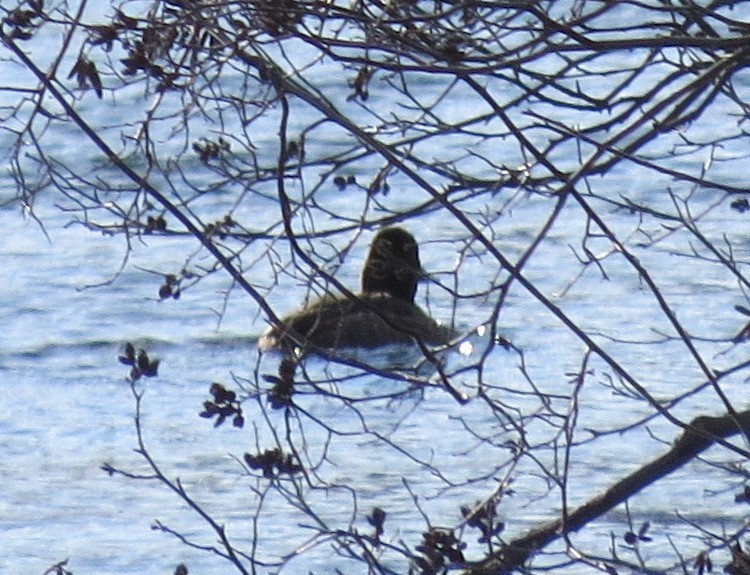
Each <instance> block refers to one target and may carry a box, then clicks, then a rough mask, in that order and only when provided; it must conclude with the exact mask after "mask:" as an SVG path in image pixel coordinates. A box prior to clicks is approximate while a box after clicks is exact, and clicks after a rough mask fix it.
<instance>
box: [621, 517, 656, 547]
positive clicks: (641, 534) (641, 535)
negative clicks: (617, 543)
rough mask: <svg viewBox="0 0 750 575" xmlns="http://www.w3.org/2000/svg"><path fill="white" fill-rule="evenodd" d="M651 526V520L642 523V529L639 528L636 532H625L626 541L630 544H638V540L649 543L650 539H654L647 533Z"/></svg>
mask: <svg viewBox="0 0 750 575" xmlns="http://www.w3.org/2000/svg"><path fill="white" fill-rule="evenodd" d="M650 528H651V522H650V521H646V522H645V523H643V525H641V527H640V529H638V533H634V532H633V531H628V532H627V533H625V543H627V544H628V545H636V544H637V543H638V542H641V541H642V542H644V543H648V542H649V541H652V539H651V537H649V536H648V535H646V533H648V530H649V529H650Z"/></svg>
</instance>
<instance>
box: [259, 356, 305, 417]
mask: <svg viewBox="0 0 750 575" xmlns="http://www.w3.org/2000/svg"><path fill="white" fill-rule="evenodd" d="M296 369H297V364H296V363H295V362H294V361H293V360H291V359H289V358H284V359H283V360H281V363H280V364H279V375H269V374H266V375H264V376H263V379H264V380H266V381H267V382H268V383H272V384H273V387H272V388H271V389H270V390H269V392H268V402H269V403H270V404H271V407H272V408H273V409H281V408H282V407H287V406H290V405H291V404H292V394H293V393H294V371H295V370H296Z"/></svg>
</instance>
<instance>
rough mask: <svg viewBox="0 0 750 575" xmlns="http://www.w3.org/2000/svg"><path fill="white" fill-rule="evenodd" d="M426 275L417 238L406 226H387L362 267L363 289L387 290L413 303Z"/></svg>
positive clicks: (376, 236)
mask: <svg viewBox="0 0 750 575" xmlns="http://www.w3.org/2000/svg"><path fill="white" fill-rule="evenodd" d="M423 275H424V274H423V272H422V266H421V265H420V264H419V246H417V242H416V240H415V239H414V237H413V236H412V235H411V234H410V233H409V232H407V231H406V230H404V229H402V228H384V229H382V230H380V231H379V232H378V233H377V234H376V235H375V239H373V241H372V245H371V246H370V253H369V255H368V256H367V261H366V262H365V267H364V269H363V270H362V292H363V293H374V292H381V293H387V294H389V295H391V296H393V297H394V298H397V299H400V300H403V301H407V302H409V303H412V302H413V301H414V294H415V293H416V291H417V282H418V281H419V280H420V279H421V278H422V276H423Z"/></svg>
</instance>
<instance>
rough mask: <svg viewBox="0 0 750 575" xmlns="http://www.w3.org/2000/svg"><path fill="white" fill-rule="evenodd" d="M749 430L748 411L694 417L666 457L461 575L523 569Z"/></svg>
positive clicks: (491, 574)
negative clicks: (539, 554)
mask: <svg viewBox="0 0 750 575" xmlns="http://www.w3.org/2000/svg"><path fill="white" fill-rule="evenodd" d="M738 424H739V425H740V426H741V429H740V427H738ZM749 429H750V410H747V411H743V412H740V413H738V414H736V415H735V414H732V415H724V416H722V417H708V416H702V417H696V418H695V419H694V420H693V421H692V422H691V424H690V426H689V427H688V428H687V429H685V431H684V432H683V434H682V436H681V437H680V438H679V439H678V440H677V442H676V443H675V444H674V446H673V447H672V449H670V450H669V451H668V452H667V453H665V454H664V455H661V456H660V457H657V458H656V459H654V460H653V461H652V462H650V463H648V464H646V465H644V466H643V467H641V468H640V469H638V470H637V471H634V472H633V473H631V474H630V475H628V476H627V477H625V478H624V479H622V480H621V481H619V482H618V483H616V484H615V485H613V486H612V487H610V488H609V489H608V490H607V491H605V492H604V493H601V494H600V495H598V496H596V497H594V498H593V499H591V500H590V501H589V502H588V503H585V504H584V505H582V506H581V507H579V508H578V509H576V510H575V511H573V512H572V513H570V514H568V515H564V516H563V517H560V518H558V519H555V520H554V521H550V522H549V523H546V524H544V525H541V526H539V527H537V528H536V529H533V530H531V531H530V532H529V533H527V534H526V535H524V536H522V537H519V538H517V539H514V540H513V541H511V542H510V543H508V544H507V545H506V546H504V547H503V548H502V549H500V550H499V551H498V552H497V553H495V554H493V555H491V556H489V557H487V558H486V559H484V560H482V561H480V562H478V563H476V564H474V565H473V566H471V567H470V568H469V569H468V570H466V571H465V572H464V573H465V575H502V574H504V573H510V572H511V571H512V570H513V569H515V568H517V567H520V566H522V565H523V564H524V563H525V562H526V560H527V559H528V558H529V557H530V556H531V555H532V554H533V553H535V552H537V551H539V550H541V549H543V548H544V547H545V546H546V545H548V544H550V543H551V542H553V541H555V540H557V539H559V538H560V537H562V536H563V535H565V534H568V533H572V532H574V531H577V530H579V529H580V528H582V527H584V526H585V525H586V524H588V523H590V522H591V521H593V520H594V519H596V518H597V517H600V516H601V515H603V514H604V513H606V512H608V511H610V510H611V509H612V508H614V507H615V506H616V505H618V504H620V503H622V502H623V501H625V500H627V499H628V498H630V497H632V496H633V495H635V494H636V493H638V492H639V491H641V490H642V489H644V488H645V487H648V486H649V485H651V484H652V483H654V482H655V481H657V480H658V479H661V478H662V477H665V476H667V475H669V474H670V473H672V472H673V471H675V470H677V469H679V468H680V467H682V466H683V465H685V464H686V463H688V462H689V461H691V460H692V459H693V458H694V457H696V456H697V455H699V454H700V453H702V452H703V451H705V450H706V449H708V448H709V447H711V446H712V445H713V444H714V443H715V442H716V440H718V439H726V438H727V437H730V436H732V435H736V434H738V433H740V432H742V433H745V434H746V433H747V432H748V430H749Z"/></svg>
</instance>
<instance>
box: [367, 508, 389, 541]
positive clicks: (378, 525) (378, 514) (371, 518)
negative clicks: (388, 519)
mask: <svg viewBox="0 0 750 575" xmlns="http://www.w3.org/2000/svg"><path fill="white" fill-rule="evenodd" d="M385 516H386V513H385V511H383V510H382V509H381V508H380V507H374V508H373V509H372V513H371V514H370V515H368V516H367V522H368V523H369V524H370V525H372V526H373V527H374V528H375V535H374V536H373V539H375V541H380V536H381V535H382V534H383V525H384V523H385Z"/></svg>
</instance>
